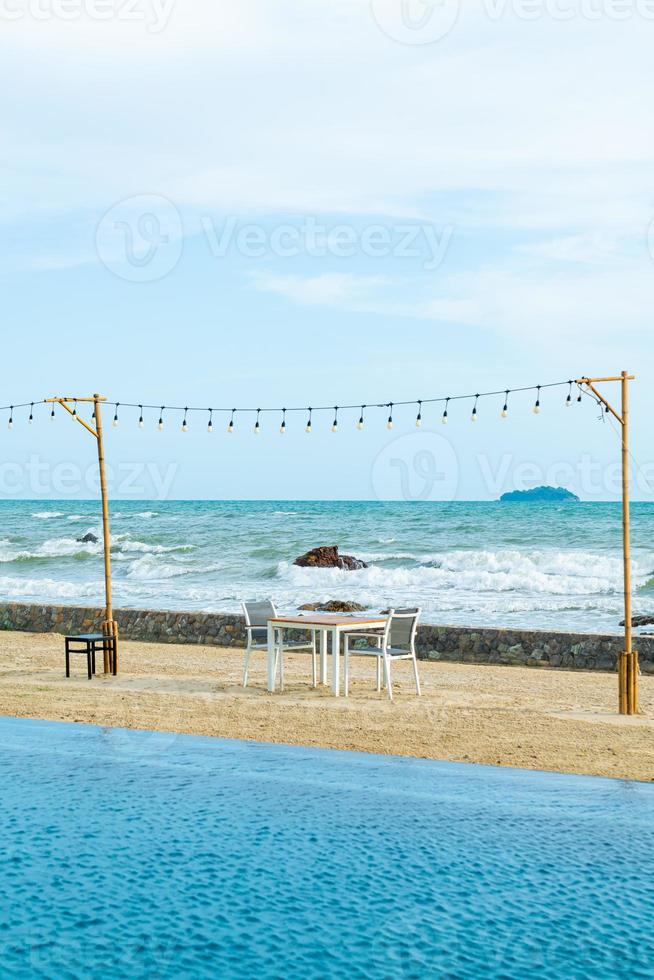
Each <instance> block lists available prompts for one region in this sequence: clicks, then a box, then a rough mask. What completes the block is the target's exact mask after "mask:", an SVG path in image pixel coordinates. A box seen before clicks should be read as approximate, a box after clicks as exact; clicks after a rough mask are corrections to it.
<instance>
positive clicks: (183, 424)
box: [182, 419, 188, 432]
mask: <svg viewBox="0 0 654 980" xmlns="http://www.w3.org/2000/svg"><path fill="white" fill-rule="evenodd" d="M182 432H188V425H187V423H186V419H185V420H184V421H183V422H182Z"/></svg>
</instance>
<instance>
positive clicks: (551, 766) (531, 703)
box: [0, 632, 654, 781]
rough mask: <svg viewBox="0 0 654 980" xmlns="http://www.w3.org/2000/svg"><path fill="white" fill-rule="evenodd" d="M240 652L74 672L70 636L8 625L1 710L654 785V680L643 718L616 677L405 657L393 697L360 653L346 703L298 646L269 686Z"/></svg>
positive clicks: (164, 649) (80, 663) (0, 670)
mask: <svg viewBox="0 0 654 980" xmlns="http://www.w3.org/2000/svg"><path fill="white" fill-rule="evenodd" d="M242 663H243V651H242V650H227V649H219V648H215V647H212V648H209V647H195V646H182V645H166V646H158V645H156V644H146V643H127V642H124V643H122V646H121V674H120V676H118V677H116V678H113V677H105V676H104V675H102V674H99V675H98V676H97V677H96V678H95V679H94V680H93V681H92V682H89V681H88V680H87V678H86V661H85V659H84V658H83V657H77V658H76V659H75V662H74V664H73V676H72V677H71V678H70V679H69V680H67V679H66V677H65V676H64V644H63V638H62V637H61V636H59V635H55V634H45V635H42V634H34V633H13V632H5V633H0V714H2V715H11V716H19V717H25V718H44V719H50V720H56V721H67V722H79V723H86V724H94V725H107V726H116V727H126V728H141V729H153V730H157V731H170V732H186V733H191V734H196V735H213V736H221V737H225V738H237V739H255V740H260V741H267V742H284V743H288V744H294V745H312V746H323V747H327V748H334V749H353V750H358V751H363V752H379V753H385V754H396V755H407V756H416V757H421V758H431V759H447V760H453V761H458V762H477V763H486V764H490V765H502V766H516V767H522V768H527V769H544V770H554V771H560V772H570V773H584V774H591V775H602V776H612V777H619V778H629V779H639V780H646V781H651V780H654V677H642V678H641V709H642V714H641V715H640V716H639V717H636V718H628V717H622V718H621V717H619V716H618V715H617V714H616V686H617V685H616V678H615V676H613V675H611V674H603V673H597V672H595V673H590V672H589V673H581V672H567V671H554V670H551V671H548V670H540V669H528V668H520V667H489V666H475V665H467V664H437V663H426V662H425V663H421V665H420V671H421V680H422V685H423V697H422V698H420V699H418V698H416V696H415V692H414V689H413V686H412V683H411V677H410V667H409V665H408V664H397V665H396V668H395V672H394V686H395V689H396V700H395V702H394V703H393V704H391V703H389V701H388V700H387V698H386V697H385V695H383V694H381V695H380V694H377V693H376V691H375V690H374V681H373V673H374V666H373V665H372V664H371V663H369V662H367V661H363V660H357V659H355V660H354V664H353V667H352V676H353V680H352V687H351V696H350V698H349V699H347V700H345V699H344V698H339V699H335V698H333V697H332V696H331V691H330V689H329V688H318V689H317V690H312V689H311V687H310V686H309V680H310V667H309V660H308V657H305V656H304V655H302V654H296V655H292V656H289V655H287V660H286V664H287V668H286V690H285V692H284V693H283V694H275V695H271V694H269V693H268V692H267V691H266V690H265V665H264V656H263V654H259V655H256V654H255V655H254V657H253V669H252V673H251V686H250V687H248V689H247V690H246V691H244V690H243V689H242V688H241V687H240V686H239V684H240V675H241V669H242Z"/></svg>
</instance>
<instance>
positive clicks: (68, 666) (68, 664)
mask: <svg viewBox="0 0 654 980" xmlns="http://www.w3.org/2000/svg"><path fill="white" fill-rule="evenodd" d="M66 677H70V653H69V651H68V645H66Z"/></svg>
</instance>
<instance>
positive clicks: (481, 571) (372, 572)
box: [277, 551, 642, 599]
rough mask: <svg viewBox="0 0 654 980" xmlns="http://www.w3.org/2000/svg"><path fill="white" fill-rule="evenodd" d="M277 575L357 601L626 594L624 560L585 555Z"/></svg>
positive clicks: (285, 570) (473, 557)
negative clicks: (397, 596) (440, 593)
mask: <svg viewBox="0 0 654 980" xmlns="http://www.w3.org/2000/svg"><path fill="white" fill-rule="evenodd" d="M638 571H639V570H638V568H637V569H636V575H637V576H638ZM641 574H642V570H641ZM277 575H278V577H279V578H280V579H281V580H282V581H285V582H288V583H289V584H291V585H293V586H294V587H301V586H304V587H307V588H313V589H316V588H322V589H325V588H332V589H334V588H336V589H339V590H343V589H344V590H347V592H348V595H351V596H352V598H354V599H356V598H357V596H358V595H359V594H360V593H361V592H363V591H365V592H366V593H373V594H374V593H375V592H376V593H377V594H378V595H383V596H389V595H392V594H394V593H398V592H401V593H403V594H404V595H406V597H407V598H410V597H411V594H415V595H417V596H420V595H421V594H422V593H423V592H424V591H425V590H427V589H438V590H447V591H454V590H456V591H460V592H465V593H468V594H469V595H470V597H471V598H474V597H475V596H476V595H477V594H478V593H480V592H481V593H483V592H486V593H506V592H518V593H525V592H528V593H533V594H537V595H548V594H549V595H566V596H585V595H587V596H591V595H592V596H599V595H613V594H616V593H619V592H620V591H621V590H622V562H621V561H620V559H619V558H614V557H611V556H608V555H590V554H588V553H585V552H567V553H566V552H562V553H556V552H551V553H550V552H544V551H541V552H530V553H526V552H518V551H510V552H489V551H484V552H480V551H475V552H463V551H453V552H449V553H446V554H443V555H438V556H435V555H428V556H422V563H421V564H420V565H418V566H414V567H411V568H407V567H398V568H383V567H380V566H375V565H372V566H371V567H369V568H364V569H358V570H356V571H345V570H342V569H339V568H315V569H314V568H300V567H299V566H297V565H291V564H289V563H288V562H280V563H279V564H278V566H277Z"/></svg>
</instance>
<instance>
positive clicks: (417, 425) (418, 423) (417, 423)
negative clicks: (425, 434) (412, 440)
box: [416, 415, 422, 429]
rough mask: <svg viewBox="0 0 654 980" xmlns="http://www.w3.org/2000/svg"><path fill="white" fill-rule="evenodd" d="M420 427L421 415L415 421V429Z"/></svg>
mask: <svg viewBox="0 0 654 980" xmlns="http://www.w3.org/2000/svg"><path fill="white" fill-rule="evenodd" d="M421 425H422V415H419V416H418V418H417V419H416V429H419V428H420V426H421Z"/></svg>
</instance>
